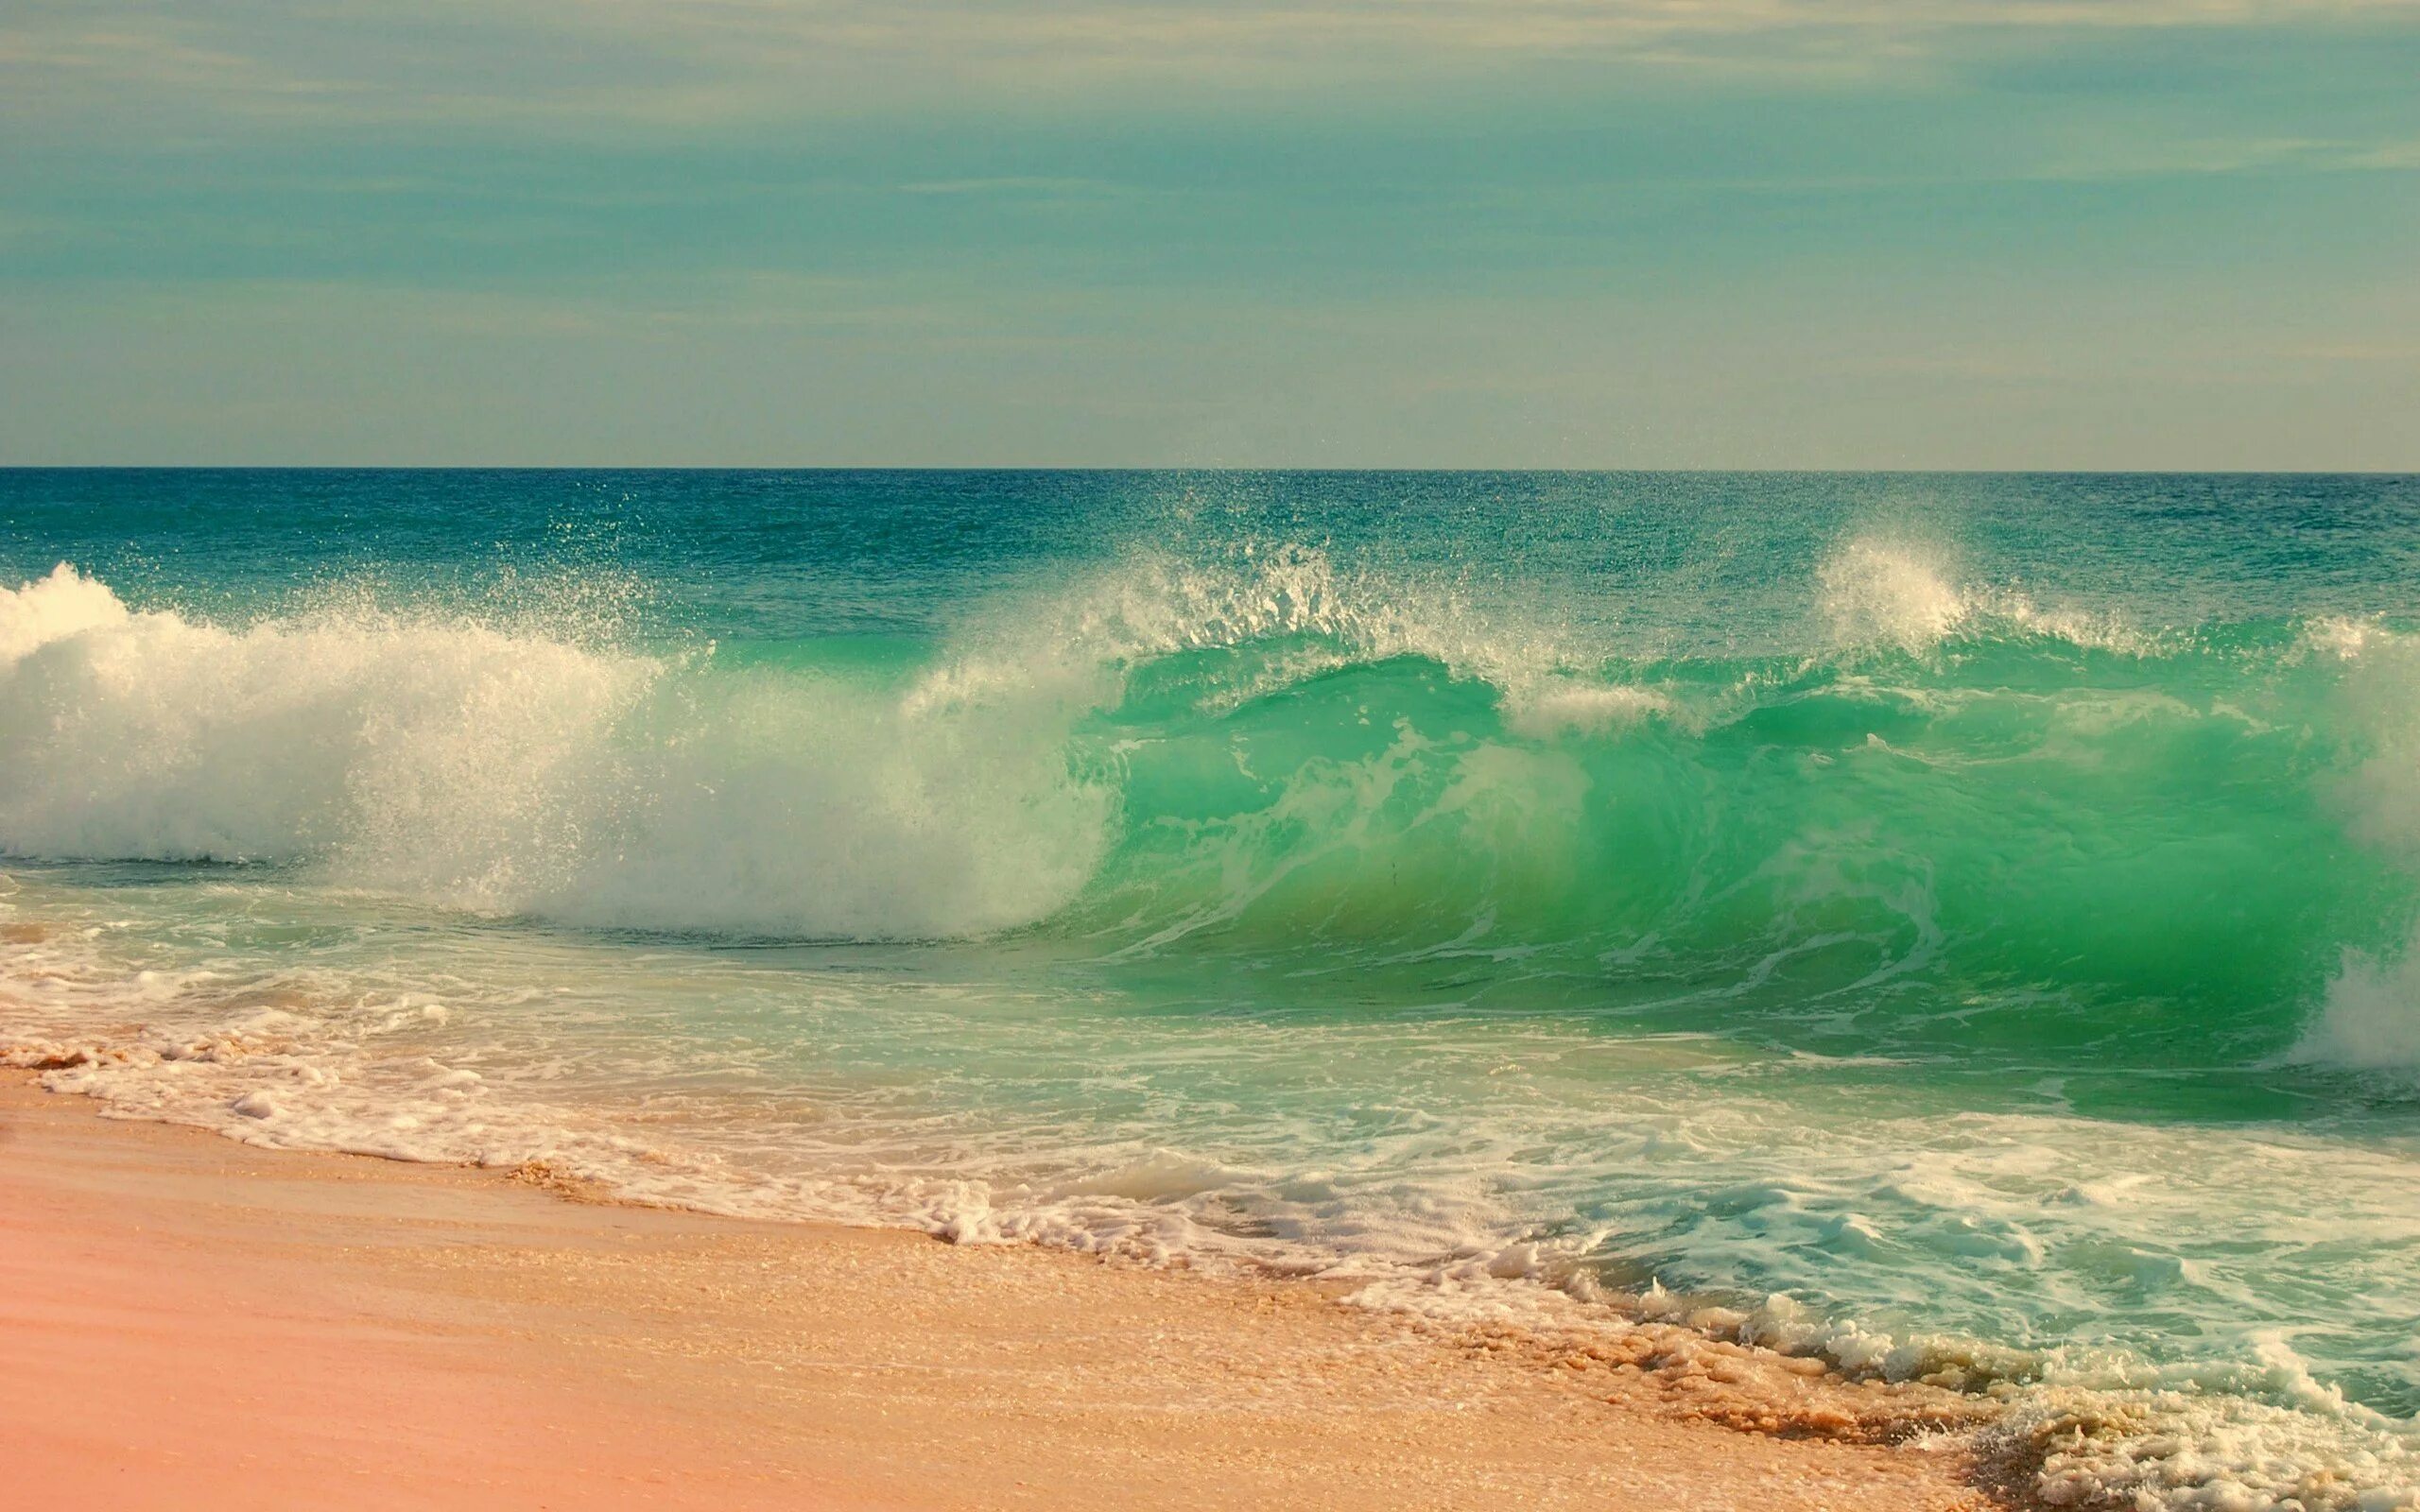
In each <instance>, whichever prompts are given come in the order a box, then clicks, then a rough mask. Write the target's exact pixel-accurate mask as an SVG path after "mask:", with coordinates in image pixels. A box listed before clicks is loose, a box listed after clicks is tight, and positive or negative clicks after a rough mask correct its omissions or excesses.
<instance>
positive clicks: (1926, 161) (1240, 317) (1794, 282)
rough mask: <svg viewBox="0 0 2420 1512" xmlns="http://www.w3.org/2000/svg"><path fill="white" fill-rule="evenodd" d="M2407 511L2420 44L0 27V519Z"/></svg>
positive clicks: (2084, 12) (487, 9) (952, 16)
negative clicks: (1377, 481) (62, 469)
mask: <svg viewBox="0 0 2420 1512" xmlns="http://www.w3.org/2000/svg"><path fill="white" fill-rule="evenodd" d="M53 463H60V464H150V463H258V464H323V463H324V464H414V465H417V464H528V465H558V464H561V465H655V464H660V465H683V466H687V465H749V466H788V465H796V466H856V465H900V466H1239V467H1241V466H1306V467H1496V466H1503V467H1523V466H1536V467H1638V468H1664V467H1741V468H1776V467H1777V468H1992V469H1997V468H2045V469H2100V468H2156V469H2195V470H2198V469H2211V470H2220V469H2247V470H2260V469H2278V470H2337V469H2342V470H2364V469H2384V470H2420V0H1822V3H1815V0H1740V3H1737V4H1715V3H1707V0H1321V3H1313V4H1303V5H1295V4H1267V3H1259V0H1234V3H1226V4H1216V3H1210V0H1034V3H1031V4H1011V3H999V0H994V3H979V0H890V3H887V4H885V3H858V0H467V3H465V0H419V3H415V4H397V3H392V0H389V3H387V4H373V3H368V0H206V3H195V0H168V3H151V0H0V464H53Z"/></svg>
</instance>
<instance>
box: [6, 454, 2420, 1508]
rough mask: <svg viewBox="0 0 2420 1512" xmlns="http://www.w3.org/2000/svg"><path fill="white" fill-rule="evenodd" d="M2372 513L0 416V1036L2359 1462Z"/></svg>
mask: <svg viewBox="0 0 2420 1512" xmlns="http://www.w3.org/2000/svg"><path fill="white" fill-rule="evenodd" d="M61 563H66V564H69V566H68V567H67V568H65V569H63V570H61V568H60V566H59V564H61ZM2415 567H2420V479H2410V478H2387V477H2358V478H2320V477H2187V476H2158V477H2019V476H2005V477H2002V476H1972V477H1969V476H1875V477H1865V476H1846V475H1807V476H1780V475H1762V474H1760V475H1641V476H1625V475H1603V474H1552V475H1548V474H1503V475H1495V474H1452V475H1435V474H1403V475H1395V474H1374V473H1352V474H1226V473H1216V474H1097V473H1021V474H977V473H732V474H723V473H678V472H676V473H661V472H642V473H606V472H537V473H513V472H493V473H483V472H447V473H412V472H393V473H382V472H190V473H188V472H0V585H6V588H7V590H9V591H8V592H5V593H0V852H5V853H6V856H7V858H8V859H7V860H6V862H5V863H4V864H0V868H5V870H6V872H7V875H8V877H9V881H8V882H7V883H5V884H0V891H7V892H8V896H6V897H5V898H0V910H5V913H6V918H5V919H0V923H5V924H7V925H8V926H9V930H10V933H9V935H8V936H6V942H5V943H0V1034H5V1037H6V1038H7V1040H9V1042H10V1043H12V1044H14V1045H16V1046H17V1047H18V1051H17V1054H18V1058H20V1059H21V1060H43V1059H47V1060H49V1061H53V1062H58V1061H74V1060H77V1059H78V1057H79V1056H80V1057H82V1059H81V1061H80V1063H78V1064H70V1065H66V1066H64V1067H63V1068H62V1069H60V1070H57V1071H54V1072H52V1073H51V1076H52V1079H53V1080H54V1082H55V1083H56V1084H58V1085H61V1086H63V1087H72V1088H74V1089H77V1090H82V1091H93V1092H95V1093H98V1094H101V1095H104V1096H108V1097H110V1098H112V1099H113V1100H114V1101H116V1102H117V1103H118V1104H120V1105H121V1106H122V1107H125V1108H128V1109H130V1110H135V1111H147V1112H151V1113H155V1114H157V1115H159V1116H165V1117H176V1118H182V1119H186V1120H190V1121H195V1122H201V1123H206V1124H211V1125H215V1126H219V1127H222V1128H225V1129H228V1130H230V1131H231V1132H236V1133H239V1134H241V1135H242V1136H244V1137H247V1138H251V1139H253V1140H256V1141H259V1142H263V1143H288V1144H297V1145H327V1146H337V1147H344V1148H357V1149H370V1150H376V1151H380V1152H383V1153H388V1154H394V1155H402V1156H409V1157H414V1158H428V1159H475V1160H490V1161H496V1162H507V1163H510V1162H518V1161H520V1160H527V1159H533V1158H536V1159H544V1160H550V1161H552V1162H554V1163H556V1164H558V1165H560V1166H562V1167H564V1168H566V1169H570V1170H576V1171H579V1172H582V1173H584V1174H588V1175H592V1176H596V1177H599V1178H600V1179H605V1180H608V1181H612V1182H614V1183H615V1184H617V1185H619V1186H620V1187H622V1188H623V1189H624V1190H627V1191H630V1192H631V1193H633V1194H641V1195H647V1196H652V1197H655V1198H659V1199H662V1200H670V1201H680V1202H687V1203H694V1204H697V1205H700V1206H704V1207H710V1208H717V1209H723V1210H728V1211H754V1212H767V1213H776V1214H779V1213H791V1214H797V1215H825V1216H833V1215H837V1216H843V1217H851V1218H858V1219H869V1220H878V1221H888V1222H902V1223H911V1224H919V1225H923V1226H925V1227H928V1228H932V1229H936V1230H937V1231H943V1232H948V1233H951V1234H953V1235H955V1236H958V1237H962V1238H970V1239H979V1238H990V1237H1033V1238H1040V1239H1045V1240H1048V1241H1051V1242H1056V1243H1065V1244H1075V1245H1080V1246H1098V1247H1109V1248H1118V1249H1123V1250H1127V1251H1130V1252H1135V1253H1143V1254H1150V1255H1161V1256H1180V1255H1181V1256H1186V1257H1191V1258H1194V1259H1197V1260H1199V1261H1200V1262H1201V1263H1226V1262H1235V1263H1260V1264H1269V1265H1274V1266H1278V1267H1281V1268H1286V1269H1289V1270H1298V1271H1304V1272H1314V1273H1324V1274H1329V1275H1335V1276H1343V1277H1357V1278H1363V1279H1366V1280H1368V1281H1369V1282H1370V1283H1371V1286H1372V1288H1373V1293H1374V1295H1378V1294H1383V1295H1386V1296H1390V1297H1397V1298H1399V1299H1402V1300H1404V1301H1405V1303H1406V1305H1413V1306H1418V1307H1421V1308H1424V1309H1427V1310H1430V1311H1445V1312H1451V1311H1452V1310H1453V1309H1454V1308H1455V1307H1458V1306H1467V1307H1470V1308H1490V1309H1501V1308H1504V1307H1508V1306H1514V1305H1517V1303H1518V1300H1519V1298H1520V1297H1523V1296H1526V1295H1530V1294H1534V1293H1538V1292H1541V1291H1542V1290H1544V1289H1547V1288H1554V1289H1556V1290H1558V1291H1559V1292H1560V1293H1562V1294H1566V1295H1577V1296H1580V1297H1583V1298H1604V1299H1607V1300H1609V1301H1610V1302H1611V1303H1612V1304H1613V1305H1614V1306H1615V1307H1616V1309H1621V1308H1627V1309H1629V1310H1631V1311H1633V1312H1635V1311H1638V1310H1640V1309H1642V1308H1644V1309H1649V1310H1652V1309H1655V1308H1658V1307H1665V1306H1668V1305H1671V1304H1668V1303H1667V1302H1666V1301H1665V1297H1666V1296H1667V1294H1672V1295H1675V1296H1678V1297H1682V1298H1685V1299H1687V1300H1688V1301H1690V1302H1692V1303H1694V1302H1697V1301H1715V1302H1720V1303H1723V1304H1726V1305H1728V1306H1731V1307H1733V1308H1736V1309H1737V1310H1738V1312H1739V1313H1741V1314H1746V1315H1747V1316H1748V1317H1749V1319H1750V1321H1749V1322H1748V1323H1747V1324H1746V1325H1745V1327H1746V1328H1747V1329H1748V1330H1749V1331H1750V1332H1752V1333H1754V1334H1755V1336H1758V1337H1763V1338H1767V1339H1769V1340H1772V1341H1774V1342H1778V1343H1781V1344H1784V1345H1786V1346H1788V1347H1790V1348H1795V1349H1820V1350H1822V1351H1824V1352H1825V1353H1827V1354H1828V1355H1829V1356H1830V1357H1832V1358H1833V1359H1835V1360H1837V1361H1839V1362H1841V1364H1842V1365H1843V1366H1846V1367H1848V1368H1850V1369H1852V1370H1853V1371H1858V1372H1879V1373H1883V1374H1891V1375H1899V1376H1907V1375H1922V1374H1931V1375H1933V1376H1934V1377H1935V1378H1937V1379H1941V1380H1945V1381H1950V1382H1953V1383H1962V1384H1964V1385H1967V1386H1968V1387H1970V1388H1976V1389H1979V1388H1981V1387H1983V1386H1985V1385H1987V1384H1989V1383H1993V1382H1999V1383H2003V1389H2004V1390H2005V1385H2006V1383H2016V1384H2018V1385H2020V1386H2021V1387H2022V1388H2023V1390H2025V1391H2039V1392H2043V1393H2055V1392H2060V1391H2067V1392H2100V1393H2104V1394H2106V1393H2119V1394H2131V1395H2130V1396H2129V1400H2145V1401H2152V1402H2156V1403H2160V1404H2163V1407H2162V1410H2163V1411H2167V1412H2168V1413H2169V1417H2167V1418H2163V1419H2162V1422H2163V1423H2169V1427H2170V1428H2172V1427H2173V1423H2184V1424H2186V1425H2187V1427H2186V1428H2185V1429H2183V1430H2177V1431H2178V1432H2182V1433H2184V1434H2185V1435H2186V1436H2187V1438H2191V1439H2192V1452H2193V1453H2194V1454H2198V1455H2199V1456H2200V1459H2199V1461H2198V1468H2197V1467H2196V1466H2194V1465H2186V1466H2184V1467H2183V1468H2180V1464H2181V1462H2180V1461H2178V1460H2177V1458H2176V1452H2174V1451H2169V1452H2165V1455H2166V1457H2165V1458H2163V1457H2162V1452H2153V1451H2140V1452H2135V1451H2129V1452H2130V1453H2132V1454H2133V1455H2134V1458H2133V1459H2131V1460H2129V1461H2128V1464H2130V1465H2132V1466H2134V1467H2135V1468H2134V1469H2126V1470H2125V1471H2124V1473H2119V1472H2118V1471H2114V1470H2113V1471H2108V1472H2107V1473H2105V1474H2103V1475H2102V1480H2103V1481H2104V1482H2106V1485H2107V1489H2108V1494H2109V1495H2110V1496H2112V1497H2118V1496H2121V1495H2123V1496H2132V1495H2134V1494H2135V1493H2136V1492H2138V1491H2140V1492H2143V1493H2144V1494H2146V1495H2153V1498H2154V1499H2153V1501H2152V1503H2147V1504H2161V1502H2162V1500H2165V1501H2166V1502H2167V1503H2170V1504H2177V1505H2187V1504H2201V1503H2195V1502H2193V1501H2192V1500H2191V1498H2192V1497H2194V1496H2197V1495H2202V1494H2203V1493H2204V1492H2208V1491H2209V1490H2210V1488H2211V1487H2212V1486H2221V1487H2224V1486H2236V1487H2238V1488H2240V1489H2242V1490H2243V1492H2244V1494H2245V1495H2247V1496H2250V1497H2252V1498H2254V1500H2251V1501H2248V1502H2245V1503H2242V1504H2245V1505H2262V1504H2270V1505H2289V1504H2306V1505H2310V1506H2319V1505H2354V1504H2363V1505H2397V1504H2403V1500H2398V1498H2401V1499H2404V1500H2408V1499H2409V1496H2410V1494H2411V1493H2410V1487H2411V1485H2412V1484H2414V1483H2415V1482H2420V1470H2415V1469H2414V1467H2415V1466H2420V1451H2415V1448H2414V1432H2413V1429H2412V1417H2413V1415H2414V1413H2415V1411H2420V1335H2416V1333H2415V1320H2420V1259H2415V1254H2420V1251H2415V1249H2414V1247H2413V1246H2414V1242H2415V1240H2420V1191H2416V1190H2415V1186H2414V1182H2413V1177H2414V1176H2415V1174H2420V956H2414V955H2411V954H2410V952H2411V939H2412V935H2413V930H2414V927H2415V920H2420V601H2415V594H2414V590H2413V588H2412V586H2411V585H2413V584H2414V583H2415V582H2420V576H2415V571H2414V569H2415ZM19 585H22V586H19ZM9 889H13V890H9ZM2018 1400H2022V1392H2020V1394H2019V1399H2018ZM2170 1419H2173V1422H2170ZM2162 1431H2163V1432H2167V1431H2169V1429H2163V1430H2162ZM2193 1435H2199V1436H2198V1437H2194V1436H2193ZM2155 1436H2156V1435H2152V1434H2151V1433H2150V1431H2148V1430H2147V1432H2146V1439H2147V1441H2148V1439H2149V1438H2151V1437H2155ZM2154 1460H2156V1461H2158V1462H2159V1463H2158V1466H2157V1474H2153V1473H2152V1470H2147V1469H2142V1468H2141V1467H2142V1466H2143V1465H2145V1464H2149V1463H2151V1462H2152V1461H2154ZM2313 1468H2321V1469H2332V1470H2333V1471H2334V1472H2335V1473H2336V1475H2337V1477H2338V1480H2339V1482H2340V1483H2341V1486H2342V1487H2343V1488H2344V1489H2343V1497H2344V1498H2345V1499H2343V1500H2338V1501H2333V1502H2331V1501H2329V1500H2328V1497H2329V1496H2332V1495H2335V1494H2336V1493H2335V1492H2332V1491H2331V1492H2327V1493H2325V1494H2321V1493H2317V1492H2311V1491H2309V1490H2308V1486H2305V1489H2304V1491H2303V1492H2302V1493H2301V1494H2302V1496H2303V1501H2302V1502H2301V1503H2291V1502H2289V1501H2287V1500H2285V1499H2286V1497H2287V1496H2288V1495H2289V1494H2290V1489H2286V1488H2290V1487H2291V1486H2295V1485H2301V1484H2304V1483H2302V1482H2297V1481H2295V1479H2294V1474H2302V1475H2303V1476H2304V1478H2305V1481H2308V1471H2310V1470H2311V1469H2313ZM2103 1469H2106V1467H2103ZM2121 1469H2123V1468H2122V1467H2121ZM2289 1471H2293V1472H2294V1473H2293V1474H2290V1473H2288V1472H2289ZM2096 1473H2099V1472H2096ZM2127 1475H2134V1476H2135V1479H2134V1480H2128V1479H2126V1476H2127ZM2163 1477H2164V1478H2163ZM2096 1484H2099V1483H2096ZM2363 1494H2366V1495H2368V1496H2369V1498H2370V1500H2369V1501H2367V1502H2361V1501H2359V1496H2361V1495H2363ZM2264 1499H2265V1500H2264ZM2204 1500H2205V1501H2206V1500H2207V1498H2206V1497H2204ZM2126 1504H2134V1503H2126Z"/></svg>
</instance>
